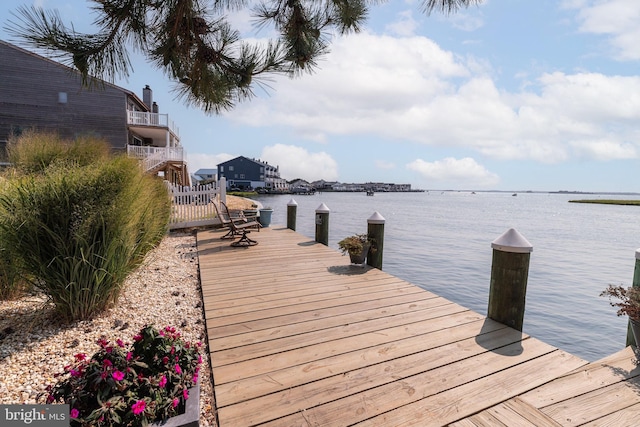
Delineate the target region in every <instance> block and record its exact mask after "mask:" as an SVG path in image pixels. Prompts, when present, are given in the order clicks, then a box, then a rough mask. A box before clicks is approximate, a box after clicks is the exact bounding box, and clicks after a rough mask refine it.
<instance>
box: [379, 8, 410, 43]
mask: <svg viewBox="0 0 640 427" xmlns="http://www.w3.org/2000/svg"><path fill="white" fill-rule="evenodd" d="M416 28H418V22H417V21H416V20H415V19H414V18H413V12H412V11H411V10H405V11H403V12H400V13H399V14H398V17H397V19H396V20H395V21H393V22H390V23H389V24H387V25H386V26H385V30H386V31H388V32H389V33H391V34H394V35H396V36H402V37H408V36H412V35H413V34H414V33H415V31H416Z"/></svg>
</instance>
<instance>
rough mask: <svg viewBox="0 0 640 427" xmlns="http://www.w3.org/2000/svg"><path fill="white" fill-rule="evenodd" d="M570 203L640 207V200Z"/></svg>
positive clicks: (596, 200) (586, 200)
mask: <svg viewBox="0 0 640 427" xmlns="http://www.w3.org/2000/svg"><path fill="white" fill-rule="evenodd" d="M569 203H594V204H599V205H629V206H640V200H605V199H583V200H569Z"/></svg>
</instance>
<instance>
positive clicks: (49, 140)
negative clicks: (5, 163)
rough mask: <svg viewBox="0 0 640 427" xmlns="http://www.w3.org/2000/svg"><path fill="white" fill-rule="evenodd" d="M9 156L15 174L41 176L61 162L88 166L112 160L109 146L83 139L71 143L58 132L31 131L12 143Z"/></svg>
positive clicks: (100, 141)
mask: <svg viewBox="0 0 640 427" xmlns="http://www.w3.org/2000/svg"><path fill="white" fill-rule="evenodd" d="M7 155H8V160H9V162H10V163H11V164H12V165H13V168H14V172H18V173H24V174H29V173H42V172H44V171H45V170H46V169H47V168H48V167H49V166H51V165H54V164H58V163H71V164H74V165H77V166H86V165H89V164H92V163H96V162H100V161H104V160H106V159H108V158H109V157H110V147H109V145H108V144H107V143H105V142H104V141H102V140H100V139H97V138H92V137H80V138H77V139H75V140H72V141H70V140H65V139H62V138H61V137H60V136H59V135H58V134H56V133H38V132H35V131H31V130H30V131H26V132H25V133H23V134H22V135H21V136H20V137H15V138H11V139H10V140H9V143H8V144H7Z"/></svg>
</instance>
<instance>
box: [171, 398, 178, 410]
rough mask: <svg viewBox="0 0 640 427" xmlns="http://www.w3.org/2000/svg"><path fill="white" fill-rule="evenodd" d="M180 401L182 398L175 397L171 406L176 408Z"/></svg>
mask: <svg viewBox="0 0 640 427" xmlns="http://www.w3.org/2000/svg"><path fill="white" fill-rule="evenodd" d="M179 403H180V399H178V398H177V397H176V398H175V399H173V401H172V402H171V406H173V407H174V408H175V407H176V406H178V404H179Z"/></svg>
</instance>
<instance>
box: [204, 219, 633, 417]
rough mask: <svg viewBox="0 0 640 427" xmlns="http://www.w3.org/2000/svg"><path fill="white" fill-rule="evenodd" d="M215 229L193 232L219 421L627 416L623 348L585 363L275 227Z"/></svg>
mask: <svg viewBox="0 0 640 427" xmlns="http://www.w3.org/2000/svg"><path fill="white" fill-rule="evenodd" d="M222 234H224V233H222V232H219V231H204V232H199V233H198V237H197V241H198V255H199V262H200V275H201V282H202V290H203V295H204V308H205V313H206V322H207V331H208V337H209V348H210V351H211V363H212V369H213V378H214V393H215V400H216V404H217V410H218V420H219V424H220V427H242V426H257V425H260V426H283V427H293V426H305V427H308V426H351V425H357V426H384V427H390V426H400V425H402V426H446V425H452V426H455V427H469V426H502V425H505V426H537V427H540V426H577V425H589V426H600V425H609V426H625V425H629V426H631V425H638V421H637V420H638V419H639V418H638V417H639V416H640V380H639V379H638V377H637V375H638V373H639V372H638V371H639V369H634V368H635V366H634V365H633V362H632V359H633V353H632V352H631V349H630V348H627V349H624V350H622V351H621V352H619V353H617V354H615V355H612V356H610V357H608V358H606V359H603V360H602V361H600V362H595V363H591V364H589V363H588V362H586V361H584V360H582V359H580V358H578V357H575V356H573V355H571V354H568V353H566V352H564V351H562V350H559V349H557V348H554V347H552V346H550V345H548V344H545V343H544V342H542V341H540V340H537V339H535V338H533V337H529V336H527V335H526V334H523V333H521V332H518V331H516V330H514V329H511V328H508V327H506V326H504V325H502V324H500V323H497V322H495V321H492V320H490V319H487V318H485V317H484V316H482V315H480V314H478V313H475V312H473V311H471V310H469V309H467V308H465V307H462V306H460V305H458V304H455V303H452V302H451V301H448V300H446V299H444V298H441V297H439V296H438V295H435V294H433V293H431V292H428V291H426V290H423V289H421V288H420V287H418V286H415V285H412V284H410V283H408V282H406V281H404V280H401V279H399V278H397V277H394V276H391V275H389V274H387V273H385V272H384V271H380V270H377V269H372V268H370V267H365V268H360V267H355V266H350V265H348V264H349V258H348V257H343V256H342V255H341V254H340V253H339V252H338V251H336V250H334V249H331V248H328V247H326V246H324V245H321V244H318V243H315V242H314V241H313V239H310V238H308V237H305V236H302V235H300V234H298V233H295V232H293V231H291V230H288V229H285V228H284V227H279V226H276V227H272V228H267V229H263V230H261V231H260V232H259V233H256V232H254V233H252V238H254V239H256V240H258V241H259V245H257V246H253V247H250V248H233V247H230V246H229V243H230V242H229V241H228V240H220V238H219V237H220V236H221V235H222ZM487 286H488V284H487Z"/></svg>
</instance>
